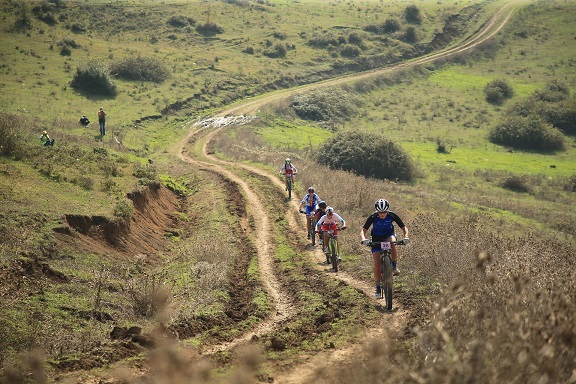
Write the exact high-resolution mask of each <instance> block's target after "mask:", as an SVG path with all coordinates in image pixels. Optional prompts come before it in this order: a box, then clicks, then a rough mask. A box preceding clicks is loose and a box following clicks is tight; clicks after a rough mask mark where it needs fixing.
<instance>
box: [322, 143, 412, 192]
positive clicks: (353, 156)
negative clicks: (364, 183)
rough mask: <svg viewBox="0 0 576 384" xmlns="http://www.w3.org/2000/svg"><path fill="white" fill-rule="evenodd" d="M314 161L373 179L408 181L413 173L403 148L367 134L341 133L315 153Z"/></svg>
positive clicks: (410, 162)
mask: <svg viewBox="0 0 576 384" xmlns="http://www.w3.org/2000/svg"><path fill="white" fill-rule="evenodd" d="M316 161H318V163H320V164H323V165H327V166H328V167H330V168H333V169H342V170H345V171H351V172H354V173H356V174H358V175H362V176H366V177H373V178H376V179H389V180H396V179H398V180H405V181H410V180H412V179H413V178H414V176H415V173H416V172H415V167H414V165H413V163H412V160H411V159H410V157H409V156H408V154H407V153H406V152H404V150H403V149H402V147H400V146H399V145H396V144H394V143H393V142H392V141H390V140H388V139H386V138H384V137H383V136H382V135H377V134H375V133H367V132H344V133H340V134H337V135H335V136H333V137H332V138H330V139H328V140H327V141H326V142H325V143H324V144H323V145H322V146H321V147H320V148H319V149H318V151H316Z"/></svg>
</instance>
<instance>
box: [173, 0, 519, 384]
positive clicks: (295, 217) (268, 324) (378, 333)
mask: <svg viewBox="0 0 576 384" xmlns="http://www.w3.org/2000/svg"><path fill="white" fill-rule="evenodd" d="M526 2H527V1H523V0H519V1H513V2H508V3H506V4H503V5H502V6H501V7H500V8H499V9H498V10H497V11H496V12H495V13H494V15H493V16H492V18H491V19H490V20H489V21H488V22H487V23H486V24H485V25H484V26H483V28H482V29H481V30H479V31H477V32H476V33H475V34H474V35H472V36H470V37H469V38H468V39H466V40H465V41H464V42H462V43H461V44H459V45H458V46H456V47H452V48H448V49H445V50H443V51H441V52H437V53H434V54H431V55H428V56H426V57H422V58H419V59H415V60H412V61H409V62H405V63H401V64H398V65H394V66H391V67H387V68H381V69H377V70H371V71H367V72H363V73H359V74H354V75H349V76H343V77H339V78H335V79H331V80H327V81H323V82H319V83H314V84H310V85H306V86H302V87H298V88H295V89H286V90H282V91H278V92H274V93H271V94H267V95H263V96H260V97H256V98H253V99H250V100H247V101H243V102H241V103H238V104H236V105H234V106H231V107H229V108H226V109H225V110H223V111H221V112H220V113H218V114H217V115H216V116H214V117H211V118H209V119H204V120H202V121H199V122H196V123H194V124H193V125H192V127H191V130H190V134H189V135H188V136H187V137H186V139H185V140H184V141H183V142H182V143H181V145H180V147H179V149H178V156H179V158H180V159H181V160H182V161H184V162H186V163H190V164H193V165H195V166H196V167H198V168H199V169H205V170H210V171H213V172H217V173H219V174H221V175H222V176H223V177H225V178H226V179H228V180H230V181H232V182H234V183H236V184H237V185H238V186H239V188H240V190H242V191H243V194H244V195H245V199H246V204H247V207H246V208H247V212H248V214H249V215H251V216H252V218H256V217H257V218H258V219H257V220H253V222H254V223H255V225H256V228H255V237H256V242H257V244H259V248H258V262H259V267H260V270H261V275H262V283H263V285H264V287H265V289H266V290H267V293H268V295H269V296H270V297H271V298H272V300H273V301H274V305H275V310H273V311H271V315H270V317H269V318H268V319H266V320H265V321H263V322H262V323H260V325H258V327H257V328H255V329H252V330H251V331H250V332H248V333H246V334H244V335H242V336H241V337H239V338H236V339H235V340H233V341H232V342H229V343H226V344H222V345H218V346H214V347H212V348H211V349H210V350H206V351H205V353H214V352H217V351H223V350H226V349H229V348H232V347H234V346H237V345H239V344H242V343H244V342H246V341H249V340H250V339H251V338H252V337H254V336H259V335H262V334H265V333H267V332H270V331H271V330H272V329H274V328H275V327H277V326H279V325H280V324H281V323H282V321H284V320H285V319H287V318H289V317H291V316H294V315H295V314H296V313H297V309H296V308H294V305H293V303H291V302H290V300H289V295H288V294H286V293H287V292H286V289H285V287H283V286H282V285H281V284H280V283H279V280H278V279H277V277H276V276H275V274H274V268H273V260H274V249H273V248H272V246H271V244H272V233H271V229H270V228H271V225H269V224H270V218H269V217H268V216H266V214H265V212H267V210H266V209H265V205H264V204H266V203H265V202H264V201H265V200H264V197H263V196H259V195H258V191H255V190H253V189H251V188H250V185H248V184H247V183H246V182H245V181H244V180H243V178H242V177H241V173H246V172H248V173H250V174H254V175H258V176H260V177H265V178H267V179H268V180H269V181H270V183H271V184H273V185H275V186H276V187H277V188H279V189H280V190H282V191H283V190H284V184H283V182H282V180H280V178H278V177H277V175H272V174H269V173H267V172H264V171H262V170H261V169H258V168H255V167H251V166H248V165H245V164H239V163H230V162H227V161H224V160H221V159H219V158H217V157H215V156H213V155H210V154H208V151H207V149H206V148H207V146H208V143H209V142H210V140H211V139H212V138H213V137H214V136H216V135H218V134H219V133H220V132H221V131H222V130H223V129H226V128H227V127H229V126H236V125H240V124H244V123H247V122H249V121H250V120H251V119H252V118H254V117H255V115H257V114H258V111H259V110H260V109H261V107H262V106H264V105H266V104H269V103H272V102H275V101H279V100H282V99H285V98H288V97H290V96H292V95H294V94H295V93H300V92H307V91H310V90H313V89H317V88H321V87H331V86H337V85H340V84H344V83H347V82H352V81H357V80H360V79H365V78H369V77H371V76H375V75H380V74H385V73H388V72H392V71H395V70H398V69H403V68H409V67H412V66H417V65H422V64H425V63H429V62H432V61H434V60H438V59H440V58H446V57H448V56H451V55H455V54H460V53H463V52H465V51H467V50H470V49H472V48H474V47H476V46H478V45H479V44H482V43H483V42H485V41H487V40H488V39H490V38H492V37H493V36H494V35H496V34H497V33H498V32H499V31H501V30H502V28H503V27H504V25H505V24H506V23H507V22H508V20H509V19H510V17H511V16H512V14H513V13H514V11H515V10H517V8H518V7H519V6H521V5H523V4H524V3H526ZM204 130H211V131H210V132H209V133H208V134H207V135H206V136H205V137H204V138H203V139H202V140H204V141H203V146H202V151H201V154H200V155H196V156H193V155H192V154H191V152H188V149H189V146H190V144H191V143H192V142H194V141H195V137H196V136H197V135H198V133H199V132H200V131H204ZM204 133H205V132H204ZM286 217H287V220H288V223H289V225H290V227H291V228H293V231H292V232H293V233H295V234H304V233H305V223H304V220H303V217H302V216H301V215H299V214H298V202H297V201H295V200H293V201H292V203H291V207H290V209H288V210H287V211H286ZM310 255H311V257H313V258H314V259H315V261H317V263H316V265H319V264H320V262H321V261H323V260H324V255H323V253H322V252H321V250H319V249H318V250H314V251H311V252H310ZM318 269H319V270H320V267H318ZM322 271H324V270H322ZM324 273H326V272H325V271H324ZM331 276H332V277H333V278H337V279H340V280H342V281H343V282H345V283H346V284H348V285H350V286H353V287H355V288H356V289H358V290H360V291H362V292H364V293H365V294H366V295H368V296H372V294H373V292H372V289H373V287H372V286H371V285H368V284H367V283H366V282H363V281H358V280H355V279H353V278H352V277H351V276H348V275H346V273H345V272H339V273H338V274H331ZM408 316H409V312H408V311H407V310H406V309H404V308H402V307H400V308H399V309H398V311H396V312H395V313H394V316H390V315H389V314H388V315H387V314H383V315H382V316H381V319H380V322H381V326H380V327H374V328H372V329H370V330H368V331H366V334H365V338H364V340H366V342H367V341H368V340H370V339H372V338H382V336H383V333H385V332H389V330H400V329H401V328H402V327H403V326H404V324H405V323H406V318H407V317H408ZM363 348H364V343H361V344H357V345H352V346H350V347H349V348H347V349H345V350H333V351H328V352H323V353H320V354H318V355H316V356H315V357H313V358H311V359H309V360H308V362H307V363H305V364H303V365H301V366H298V368H297V370H294V371H293V372H292V373H288V374H287V375H285V377H282V378H278V379H280V380H279V382H282V383H302V382H311V381H312V379H313V378H314V375H315V370H316V369H315V368H316V367H317V366H318V365H319V364H318V362H320V361H322V362H325V361H333V362H335V363H337V362H338V361H340V360H342V359H345V358H346V357H347V356H358V354H359V353H360V352H361V351H362V349H363Z"/></svg>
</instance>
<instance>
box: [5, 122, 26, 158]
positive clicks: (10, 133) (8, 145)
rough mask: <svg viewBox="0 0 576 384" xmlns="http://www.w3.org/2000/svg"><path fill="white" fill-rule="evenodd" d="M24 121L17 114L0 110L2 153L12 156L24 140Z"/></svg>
mask: <svg viewBox="0 0 576 384" xmlns="http://www.w3.org/2000/svg"><path fill="white" fill-rule="evenodd" d="M21 132H22V122H21V120H20V119H19V118H18V117H17V116H15V115H9V114H7V113H3V112H0V155H1V156H12V155H13V154H14V153H15V152H16V151H17V149H18V146H19V142H20V141H21V140H22V137H21Z"/></svg>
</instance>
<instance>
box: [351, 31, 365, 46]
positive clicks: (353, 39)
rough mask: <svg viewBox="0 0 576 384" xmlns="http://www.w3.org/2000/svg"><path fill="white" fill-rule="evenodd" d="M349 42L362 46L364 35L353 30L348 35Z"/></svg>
mask: <svg viewBox="0 0 576 384" xmlns="http://www.w3.org/2000/svg"><path fill="white" fill-rule="evenodd" d="M348 42H349V43H350V44H354V45H357V46H359V47H361V46H362V37H361V36H360V35H359V34H358V33H356V32H352V33H350V34H349V35H348Z"/></svg>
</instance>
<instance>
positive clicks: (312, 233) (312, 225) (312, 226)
mask: <svg viewBox="0 0 576 384" xmlns="http://www.w3.org/2000/svg"><path fill="white" fill-rule="evenodd" d="M310 240H312V246H314V245H316V220H310Z"/></svg>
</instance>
